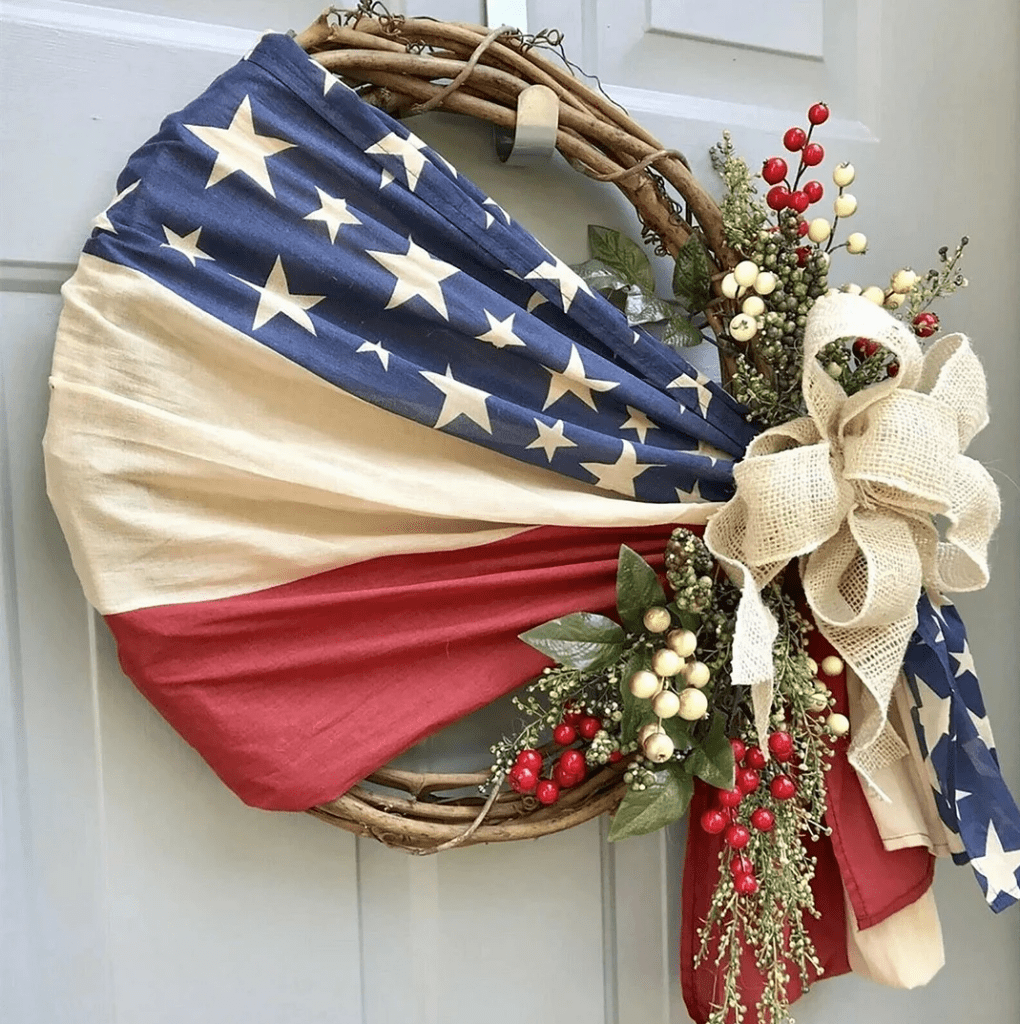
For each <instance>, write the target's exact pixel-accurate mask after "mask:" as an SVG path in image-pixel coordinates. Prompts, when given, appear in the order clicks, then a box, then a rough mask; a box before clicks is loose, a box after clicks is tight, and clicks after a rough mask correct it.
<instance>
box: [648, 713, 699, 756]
mask: <svg viewBox="0 0 1020 1024" xmlns="http://www.w3.org/2000/svg"><path fill="white" fill-rule="evenodd" d="M649 703H651V702H649ZM662 728H663V729H665V731H666V735H667V736H668V737H669V738H670V739H671V740H672V741H673V746H674V747H676V749H677V750H686V749H687V748H688V747H689V746H690V745H691V723H690V722H686V721H684V719H682V718H680V717H679V716H677V717H675V718H664V719H663V720H662Z"/></svg>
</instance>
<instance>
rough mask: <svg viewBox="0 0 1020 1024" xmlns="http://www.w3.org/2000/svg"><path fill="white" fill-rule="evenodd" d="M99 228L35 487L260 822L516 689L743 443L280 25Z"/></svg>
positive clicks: (116, 200) (492, 209)
mask: <svg viewBox="0 0 1020 1024" xmlns="http://www.w3.org/2000/svg"><path fill="white" fill-rule="evenodd" d="M93 228H94V230H93V233H92V236H91V238H90V239H89V240H88V242H87V243H86V245H85V248H84V252H83V254H82V257H81V260H80V264H79V267H78V269H77V271H76V273H75V275H74V277H73V278H72V279H71V280H70V281H69V282H68V284H67V285H66V286H65V289H64V310H63V314H62V317H61V322H60V328H59V331H58V337H57V344H56V349H55V353H54V361H53V371H52V375H51V398H50V418H49V423H48V426H47V432H46V437H45V441H44V448H45V457H46V471H47V487H48V491H49V494H50V497H51V500H52V503H53V505H54V508H55V510H56V512H57V515H58V517H59V519H60V522H61V525H62V527H63V530H64V533H65V536H66V538H67V540H68V545H69V547H70V550H71V555H72V558H73V560H74V564H75V568H76V570H77V572H78V575H79V576H80V578H81V580H82V583H83V585H84V588H85V592H86V594H87V596H88V598H89V600H90V601H91V602H92V603H93V605H94V606H95V607H96V608H97V609H98V610H99V611H100V612H101V613H102V614H103V615H104V616H105V618H106V621H107V623H108V625H109V627H110V629H111V631H112V633H113V635H114V637H115V639H116V642H117V648H118V654H119V657H120V660H121V664H122V666H123V668H124V670H125V672H126V674H127V675H128V676H129V677H130V678H131V679H132V680H133V681H134V683H135V684H136V685H137V686H138V687H139V689H140V690H141V691H142V692H143V693H144V694H145V695H146V697H148V699H149V700H150V701H151V702H152V703H153V704H154V705H155V707H156V708H157V709H158V710H159V711H160V713H162V714H163V716H164V717H165V718H166V719H167V720H168V721H169V722H170V723H171V725H173V726H174V727H175V728H176V729H177V731H178V732H180V733H181V735H182V736H183V737H184V738H185V739H186V740H187V741H188V742H189V743H191V744H192V745H193V746H194V747H195V748H196V749H197V750H198V751H199V753H200V754H201V755H202V756H203V757H204V758H205V759H206V761H207V762H208V763H209V764H210V766H211V767H212V768H213V770H214V771H216V772H217V774H218V775H219V776H220V778H222V779H223V781H224V782H225V783H226V784H227V785H228V786H230V787H231V788H232V789H233V790H234V791H235V792H236V793H237V794H238V795H239V796H240V797H241V798H242V799H243V800H245V801H246V802H247V803H249V804H253V805H255V806H259V807H265V808H270V809H284V810H300V809H304V808H307V807H309V806H311V805H313V804H316V803H321V802H323V801H326V800H329V799H332V798H334V797H336V796H337V795H339V794H340V793H342V792H344V791H345V790H346V789H347V788H349V787H350V786H351V785H352V784H353V783H355V782H357V781H358V780H359V779H361V778H363V777H364V776H365V775H366V774H368V773H369V772H370V771H372V770H373V769H374V768H376V767H378V766H379V765H381V764H383V763H385V762H386V761H388V760H389V759H391V758H392V757H393V756H394V755H396V754H398V753H399V752H401V751H402V750H404V749H406V748H407V747H409V746H410V745H411V744H413V743H415V742H416V741H417V740H419V739H420V738H422V737H424V736H427V735H429V734H431V733H433V732H435V731H436V730H438V729H440V728H442V727H443V726H444V725H446V724H447V723H449V722H451V721H453V720H455V719H457V718H460V717H462V716H464V715H465V714H468V713H470V712H471V711H473V710H475V709H477V708H480V707H482V706H484V705H485V704H487V703H489V702H491V701H492V700H494V699H495V698H497V697H499V696H500V695H502V694H504V693H507V692H508V691H510V690H512V689H514V688H515V687H517V686H519V685H520V684H521V683H522V682H524V681H526V680H527V679H528V678H530V677H532V676H534V675H535V674H536V673H537V672H539V671H540V670H541V668H542V667H543V666H544V665H545V664H546V662H545V660H544V659H543V658H542V656H541V655H539V654H538V652H536V651H534V650H532V649H531V648H529V647H527V646H525V645H524V644H521V643H520V642H519V641H518V640H517V635H518V634H519V633H521V632H523V631H524V630H526V629H528V628H531V627H532V626H534V625H536V624H537V623H541V622H544V621H546V620H548V619H551V618H554V617H555V616H557V615H562V614H567V613H570V612H574V611H578V610H582V609H583V610H591V611H600V610H601V611H605V612H610V611H611V610H612V608H613V606H614V595H615V572H616V560H617V555H618V551H619V547H620V544H621V543H626V544H628V545H629V546H630V547H632V548H633V549H635V550H637V551H638V552H639V553H640V554H642V555H643V556H645V557H646V558H647V559H648V560H649V561H650V562H651V563H652V564H653V565H656V566H661V559H662V552H663V548H664V545H665V540H666V539H667V537H668V536H669V533H670V531H671V530H672V528H673V526H674V525H675V524H678V523H686V524H692V525H696V524H703V523H704V522H705V521H706V519H707V517H708V515H709V514H710V513H711V512H712V511H713V510H714V509H715V508H718V507H719V506H718V504H715V503H717V502H720V501H723V500H725V499H727V498H728V497H729V496H730V494H731V491H732V469H733V463H734V460H736V459H739V458H740V456H741V454H742V453H743V451H744V448H745V446H746V444H747V443H748V441H749V440H750V438H751V437H752V436H753V434H754V432H755V428H754V427H753V426H752V425H750V424H749V423H748V422H747V421H746V418H745V415H744V410H742V409H741V408H740V407H739V406H738V405H737V404H736V403H735V402H734V401H733V400H732V399H731V398H730V397H729V396H727V395H726V394H725V393H724V392H723V391H722V390H721V389H720V388H719V387H718V385H716V384H715V383H712V382H710V381H709V380H707V379H706V378H705V377H704V376H702V375H701V374H699V373H698V372H697V371H695V370H694V369H693V368H692V367H691V366H690V365H689V364H688V363H687V362H686V361H685V360H684V359H683V358H682V357H681V356H680V355H679V354H678V353H677V352H676V351H674V350H672V349H669V348H667V347H665V346H663V345H661V344H660V343H659V342H658V341H656V340H655V339H654V338H653V337H652V336H651V335H649V334H647V333H646V332H644V331H641V330H634V329H633V328H631V327H629V326H628V324H627V322H626V319H625V318H624V316H623V315H622V314H621V313H620V312H619V311H618V310H616V309H615V308H614V307H613V306H612V305H611V304H609V303H608V302H607V301H606V300H605V299H603V298H602V297H601V296H599V295H597V294H592V293H591V292H590V291H589V290H588V289H587V288H586V287H585V285H584V283H583V282H582V281H581V280H580V279H579V278H578V277H577V275H576V274H574V273H573V271H571V270H570V268H569V267H567V266H566V265H565V264H564V263H563V262H562V261H561V260H560V259H558V258H557V257H556V256H555V255H554V254H552V253H550V252H549V251H548V250H547V249H545V248H544V247H543V246H542V245H541V243H540V242H539V241H538V240H537V239H536V238H534V237H533V236H532V235H531V234H530V233H529V232H527V231H526V230H524V229H523V228H522V227H521V226H520V225H519V224H518V223H516V222H515V221H514V220H513V219H512V218H511V217H510V216H509V215H508V214H507V213H506V212H505V211H504V210H503V209H501V208H500V206H499V205H497V203H495V202H494V201H493V200H492V199H491V198H490V197H489V196H487V195H486V194H485V193H484V192H482V191H481V190H479V189H478V188H477V187H476V186H475V185H474V184H473V183H472V182H470V181H468V180H467V179H466V178H464V176H463V175H461V174H458V172H457V171H456V169H455V168H454V167H452V166H451V165H450V164H449V163H448V162H447V161H446V160H444V159H443V158H442V156H440V154H438V153H436V152H434V151H433V150H432V149H430V148H429V147H428V146H427V145H425V144H424V143H423V142H422V141H421V140H420V139H418V138H416V137H415V136H414V135H413V134H412V133H411V132H409V131H408V129H407V128H406V127H405V126H404V125H402V124H400V123H398V122H396V121H394V120H393V119H392V118H390V117H389V116H388V115H386V114H385V113H383V112H381V111H379V110H377V109H375V108H373V107H371V106H369V105H368V104H366V103H365V102H363V101H362V100H361V99H360V98H359V97H358V96H357V95H356V94H355V93H353V92H352V91H351V90H349V89H348V88H346V87H345V86H344V85H343V84H342V83H341V82H340V81H339V80H338V79H337V78H335V77H334V76H332V75H331V74H328V73H326V72H325V71H324V70H323V69H322V67H321V66H320V65H318V64H317V63H315V62H314V61H312V60H310V59H309V57H308V56H307V54H305V53H304V52H303V51H302V50H301V49H300V48H299V47H298V46H297V44H296V43H295V42H294V41H293V40H292V39H290V38H289V37H286V36H282V35H269V36H266V37H265V38H264V39H263V40H262V41H261V42H260V43H259V44H258V46H257V47H256V48H255V49H254V50H253V51H252V53H250V54H249V55H248V56H247V57H246V58H245V59H244V60H242V61H240V62H239V63H238V64H237V65H236V66H235V67H233V68H232V69H230V70H229V71H227V72H226V73H225V74H224V75H222V76H221V77H220V78H219V79H217V81H216V82H214V83H213V84H212V86H210V88H209V89H208V90H207V91H206V92H205V93H204V94H203V95H202V96H200V97H199V98H198V99H196V100H195V101H194V102H193V103H191V104H189V105H188V106H187V107H186V108H185V109H184V110H182V111H180V112H178V113H176V114H172V115H170V116H169V117H167V118H166V120H165V121H164V122H163V124H162V126H161V127H160V130H159V132H158V134H157V135H156V136H154V137H153V138H152V139H151V140H149V141H148V142H147V143H145V144H144V145H143V146H142V147H141V148H140V149H139V150H138V151H137V152H136V153H135V154H134V155H133V156H132V157H131V158H130V160H129V162H128V164H127V167H126V168H125V169H124V171H123V172H122V173H121V175H120V177H119V178H118V181H117V184H116V192H115V195H114V197H113V199H112V201H111V202H110V204H109V206H108V207H107V209H106V210H104V211H103V213H101V214H100V215H99V216H98V217H97V218H96V221H95V222H94V225H93ZM921 643H922V644H935V641H934V639H932V638H927V639H926V638H925V637H922V638H921ZM936 647H937V645H936ZM926 671H927V669H925V668H924V667H923V666H922V668H919V669H918V673H919V674H920V675H921V676H924V678H926V679H927V678H928V676H927V675H925V672H926ZM974 685H975V688H976V681H975V684H974ZM959 739H960V733H959V732H957V733H953V734H952V735H951V742H953V743H958V742H959ZM968 789H969V786H968ZM971 792H977V790H976V789H975V790H971ZM967 799H969V798H967ZM965 803H966V800H965V801H964V804H965ZM855 807H856V805H855ZM859 813H864V812H863V811H860V809H859V808H858V809H855V810H854V811H853V812H852V814H850V813H849V812H848V817H847V821H848V824H847V830H848V834H851V833H853V834H856V830H855V829H854V828H853V823H852V820H851V819H852V818H853V815H857V814H859ZM996 834H997V835H999V833H996ZM1008 835H1010V833H1004V834H1003V835H1002V838H1003V841H1006V842H1011V841H1012V840H1009V839H1008V838H1007V836H1008ZM873 852H874V853H875V854H876V856H877V855H878V854H879V853H880V851H873ZM900 862H901V863H904V864H906V862H907V861H906V858H903V857H901V858H900ZM869 863H870V862H869ZM925 865H926V860H924V859H923V858H922V859H921V860H920V861H918V863H917V864H914V863H913V862H912V861H911V862H910V864H909V865H908V866H909V870H905V872H904V875H903V885H902V886H901V887H900V888H901V889H902V892H904V893H911V892H913V891H914V887H916V885H918V884H927V882H926V879H927V875H926V874H925V872H926V867H925ZM844 867H845V865H844ZM897 877H898V876H897ZM995 877H996V878H998V877H999V876H995ZM918 880H920V881H918ZM886 902H887V903H888V905H889V906H892V905H893V904H892V903H891V902H889V901H886Z"/></svg>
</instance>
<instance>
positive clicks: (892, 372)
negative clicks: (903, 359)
mask: <svg viewBox="0 0 1020 1024" xmlns="http://www.w3.org/2000/svg"><path fill="white" fill-rule="evenodd" d="M885 372H886V373H887V374H889V376H890V377H895V376H896V374H898V373H899V372H900V364H899V363H890V364H889V365H888V366H887V367H886V368H885Z"/></svg>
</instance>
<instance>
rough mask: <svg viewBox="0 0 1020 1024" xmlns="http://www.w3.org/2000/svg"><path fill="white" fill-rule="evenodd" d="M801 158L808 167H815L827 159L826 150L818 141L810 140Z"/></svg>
mask: <svg viewBox="0 0 1020 1024" xmlns="http://www.w3.org/2000/svg"><path fill="white" fill-rule="evenodd" d="M800 158H801V160H803V162H804V163H805V165H806V166H808V167H814V166H815V164H820V163H821V162H822V161H823V160H824V159H825V150H824V149H822V147H821V146H819V145H818V143H817V142H809V143H808V144H807V145H806V146H805V147H804V148H803V150H801V154H800Z"/></svg>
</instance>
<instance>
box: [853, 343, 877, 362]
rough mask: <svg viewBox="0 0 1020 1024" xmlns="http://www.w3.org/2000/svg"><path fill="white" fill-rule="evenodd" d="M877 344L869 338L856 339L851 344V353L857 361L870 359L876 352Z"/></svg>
mask: <svg viewBox="0 0 1020 1024" xmlns="http://www.w3.org/2000/svg"><path fill="white" fill-rule="evenodd" d="M878 347H879V346H878V342H877V341H872V340H871V339H870V338H858V339H857V340H856V341H855V342H854V344H853V353H854V355H855V356H857V358H858V359H860V360H864V359H870V358H871V356H873V355H874V354H875V353H876V352H877V351H878Z"/></svg>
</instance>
